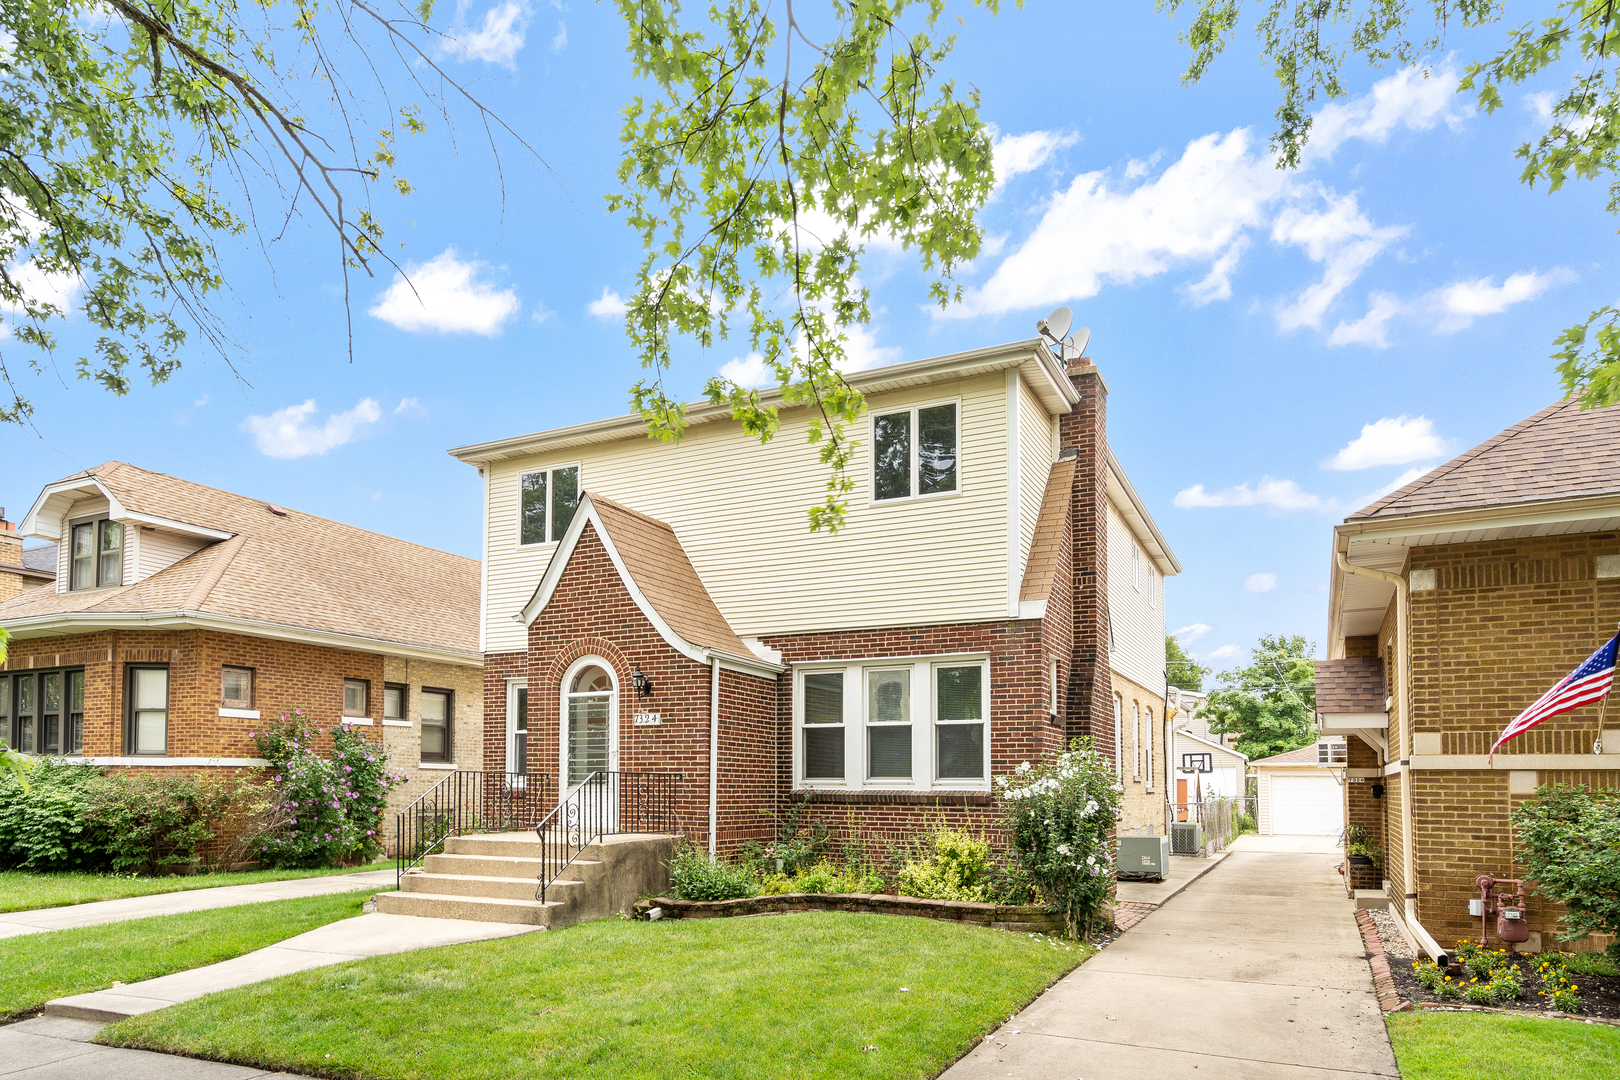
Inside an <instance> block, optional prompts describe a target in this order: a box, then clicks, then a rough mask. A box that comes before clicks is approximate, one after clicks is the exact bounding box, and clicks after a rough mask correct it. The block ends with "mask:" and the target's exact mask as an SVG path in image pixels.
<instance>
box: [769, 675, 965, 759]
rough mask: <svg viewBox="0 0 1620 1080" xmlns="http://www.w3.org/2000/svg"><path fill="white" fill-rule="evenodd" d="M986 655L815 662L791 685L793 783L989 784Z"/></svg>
mask: <svg viewBox="0 0 1620 1080" xmlns="http://www.w3.org/2000/svg"><path fill="white" fill-rule="evenodd" d="M989 681H990V668H989V663H988V661H986V660H984V659H983V658H980V657H970V658H964V659H957V658H951V657H945V658H940V657H924V658H918V659H916V660H909V659H908V660H905V661H895V660H885V661H880V662H871V663H862V662H860V661H853V662H849V663H847V664H840V665H838V666H836V667H833V666H829V665H817V666H816V667H814V668H811V669H809V670H803V671H801V672H800V673H799V674H798V677H797V680H796V684H795V687H794V727H795V731H794V740H795V747H794V749H795V754H794V758H795V769H796V773H795V779H796V781H798V782H800V783H805V784H808V785H810V786H814V787H845V788H849V789H860V788H868V789H887V790H894V789H897V788H900V789H912V790H925V791H926V790H929V789H936V788H937V789H961V788H983V787H984V786H986V784H987V782H988V779H989V753H988V750H989V733H988V730H987V724H988V721H989V715H990V713H989V700H990V699H989Z"/></svg>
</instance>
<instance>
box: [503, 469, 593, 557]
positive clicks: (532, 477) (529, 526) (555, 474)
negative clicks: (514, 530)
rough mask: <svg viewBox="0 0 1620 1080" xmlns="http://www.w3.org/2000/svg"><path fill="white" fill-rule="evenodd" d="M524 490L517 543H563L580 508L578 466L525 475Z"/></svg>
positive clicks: (519, 513) (523, 480)
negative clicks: (565, 534) (564, 535)
mask: <svg viewBox="0 0 1620 1080" xmlns="http://www.w3.org/2000/svg"><path fill="white" fill-rule="evenodd" d="M521 487H522V503H521V506H520V508H519V512H518V543H519V544H523V545H529V544H548V543H556V542H557V541H558V540H561V539H562V538H563V533H565V532H567V531H568V523H569V522H571V521H573V520H574V511H575V510H577V509H578V508H579V466H578V465H569V466H567V467H566V468H561V469H543V470H541V471H540V472H527V473H524V474H523V477H522V481H521ZM548 524H549V525H550V528H549V529H548V528H547V525H548ZM548 533H549V538H548V535H547V534H548Z"/></svg>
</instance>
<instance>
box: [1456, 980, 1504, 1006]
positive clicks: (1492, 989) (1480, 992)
mask: <svg viewBox="0 0 1620 1080" xmlns="http://www.w3.org/2000/svg"><path fill="white" fill-rule="evenodd" d="M1463 999H1464V1000H1465V1001H1467V1002H1468V1004H1470V1005H1495V1004H1496V1002H1497V994H1496V984H1495V983H1489V982H1478V981H1470V982H1469V983H1468V984H1467V985H1466V986H1464V987H1463Z"/></svg>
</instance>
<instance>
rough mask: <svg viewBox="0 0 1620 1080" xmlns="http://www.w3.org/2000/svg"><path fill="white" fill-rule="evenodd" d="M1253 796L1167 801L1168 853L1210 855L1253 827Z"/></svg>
mask: <svg viewBox="0 0 1620 1080" xmlns="http://www.w3.org/2000/svg"><path fill="white" fill-rule="evenodd" d="M1257 820H1258V819H1257V817H1256V808H1255V797H1254V796H1252V795H1248V796H1241V795H1240V796H1232V797H1223V796H1212V797H1210V798H1207V799H1204V800H1202V801H1201V802H1173V803H1171V804H1170V854H1172V855H1201V856H1205V857H1207V856H1210V855H1213V854H1215V853H1216V852H1217V851H1220V850H1221V849H1222V848H1224V847H1226V846H1227V845H1228V844H1230V843H1231V842H1232V841H1233V840H1236V839H1237V838H1238V837H1239V836H1242V835H1243V834H1244V833H1246V832H1254V831H1255V830H1256V822H1257Z"/></svg>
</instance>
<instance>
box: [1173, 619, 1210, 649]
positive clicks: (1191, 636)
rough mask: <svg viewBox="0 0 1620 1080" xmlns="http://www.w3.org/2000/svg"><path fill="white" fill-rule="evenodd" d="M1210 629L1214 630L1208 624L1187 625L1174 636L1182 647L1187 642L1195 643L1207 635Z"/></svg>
mask: <svg viewBox="0 0 1620 1080" xmlns="http://www.w3.org/2000/svg"><path fill="white" fill-rule="evenodd" d="M1212 629H1214V627H1212V626H1210V625H1209V623H1201V622H1195V623H1188V624H1187V625H1186V626H1183V627H1182V628H1181V629H1180V630H1177V631H1176V632H1175V636H1176V638H1177V640H1179V641H1180V642H1181V643H1182V644H1183V645H1186V644H1187V643H1189V642H1193V641H1197V640H1198V639H1199V638H1201V637H1203V636H1204V635H1205V634H1207V633H1209V632H1210V631H1211V630H1212Z"/></svg>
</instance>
